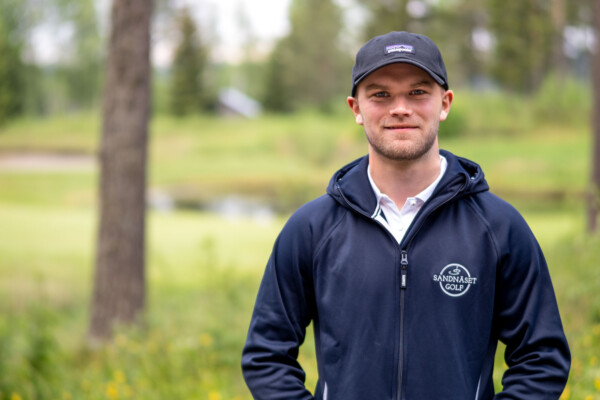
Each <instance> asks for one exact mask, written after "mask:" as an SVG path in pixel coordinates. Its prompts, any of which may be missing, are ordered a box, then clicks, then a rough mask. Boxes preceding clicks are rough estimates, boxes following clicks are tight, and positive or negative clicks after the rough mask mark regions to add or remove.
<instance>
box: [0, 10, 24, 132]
mask: <svg viewBox="0 0 600 400" xmlns="http://www.w3.org/2000/svg"><path fill="white" fill-rule="evenodd" d="M18 7H19V3H18V2H10V1H9V2H6V3H1V5H0V54H1V56H0V125H3V124H4V123H5V122H6V121H7V120H8V119H10V118H13V117H15V116H17V115H19V114H21V113H22V112H23V109H24V105H25V93H24V89H25V81H24V80H25V76H24V64H23V62H22V61H21V52H22V49H23V42H22V40H21V38H20V35H19V32H18V27H17V26H16V21H15V20H14V19H15V18H17V17H18V15H19V10H18Z"/></svg>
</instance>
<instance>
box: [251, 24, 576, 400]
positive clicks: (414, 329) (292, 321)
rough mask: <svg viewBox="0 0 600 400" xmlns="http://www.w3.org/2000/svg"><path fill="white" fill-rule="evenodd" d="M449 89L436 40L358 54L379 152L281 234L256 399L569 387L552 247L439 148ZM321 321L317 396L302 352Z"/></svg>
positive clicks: (261, 314)
mask: <svg viewBox="0 0 600 400" xmlns="http://www.w3.org/2000/svg"><path fill="white" fill-rule="evenodd" d="M453 97H454V95H453V92H452V91H451V90H449V89H448V79H447V76H446V68H445V66H444V62H443V60H442V57H441V54H440V52H439V50H438V48H437V46H436V45H435V44H434V43H433V42H432V41H431V40H430V39H429V38H427V37H425V36H421V35H416V34H411V33H406V32H391V33H389V34H387V35H383V36H379V37H376V38H374V39H372V40H371V41H369V42H368V43H367V44H365V45H364V47H363V48H362V49H361V50H360V51H359V52H358V54H357V56H356V64H355V66H354V68H353V87H352V96H351V97H349V98H348V104H349V106H350V108H351V109H352V112H353V114H354V117H355V119H356V122H357V123H358V124H359V125H362V126H363V127H364V130H365V133H366V137H367V140H368V143H369V152H368V155H367V156H365V157H363V158H361V159H359V160H357V161H355V162H353V163H351V164H349V165H347V166H345V167H344V168H342V169H341V170H339V171H338V172H337V173H336V174H335V175H334V176H333V178H332V179H331V182H330V184H329V187H328V189H327V194H326V195H324V196H322V197H320V198H318V199H316V200H314V201H312V202H310V203H308V204H306V205H305V206H303V207H301V208H300V209H299V210H298V211H297V212H296V213H294V215H293V216H292V217H291V218H290V220H289V221H288V223H287V224H286V226H285V227H284V228H283V230H282V232H281V234H280V236H279V237H278V239H277V241H276V243H275V246H274V249H273V253H272V255H271V257H270V259H269V262H268V264H267V268H266V271H265V275H264V278H263V281H262V283H261V287H260V290H259V293H258V297H257V300H256V305H255V310H254V314H253V316H252V321H251V324H250V329H249V332H248V339H247V342H246V346H245V348H244V352H243V358H242V368H243V372H244V377H245V379H246V382H247V384H248V386H249V388H250V390H251V391H252V394H253V395H254V398H256V399H261V400H262V399H286V400H291V399H307V400H308V399H313V398H315V399H324V400H334V399H335V400H383V399H398V400H401V399H408V400H467V399H474V400H482V399H486V400H487V399H492V398H494V399H520V400H535V399H558V398H559V396H560V394H561V392H562V390H563V388H564V386H565V383H566V380H567V376H568V371H569V366H570V354H569V349H568V346H567V342H566V339H565V336H564V333H563V329H562V325H561V320H560V316H559V313H558V308H557V305H556V300H555V296H554V291H553V289H552V284H551V282H550V276H549V273H548V269H547V266H546V263H545V260H544V256H543V255H542V252H541V250H540V248H539V246H538V244H537V242H536V240H535V238H534V237H533V235H532V233H531V231H530V230H529V228H528V226H527V225H526V223H525V222H524V220H523V219H522V217H521V216H520V215H519V214H518V212H517V211H516V210H515V209H514V208H512V207H511V206H510V205H508V204H507V203H505V202H504V201H502V200H500V199H499V198H498V197H496V196H494V195H493V194H491V193H490V192H489V191H488V185H487V183H486V181H485V179H484V176H483V172H482V171H481V169H480V167H479V166H478V165H477V164H475V163H473V162H471V161H469V160H466V159H463V158H459V157H456V156H454V155H453V154H451V153H449V152H447V151H443V150H442V151H440V150H439V148H438V137H437V131H438V125H439V122H440V121H443V120H445V119H446V117H447V116H448V113H449V111H450V107H451V104H452V100H453ZM311 321H312V322H313V323H314V332H315V342H316V352H317V361H318V371H319V381H318V384H317V387H316V389H315V394H314V397H313V395H312V394H311V393H310V392H309V391H308V390H307V389H306V388H305V386H304V376H305V375H304V372H303V370H302V368H301V366H300V365H299V364H298V361H297V355H298V348H299V346H300V345H301V344H302V343H303V341H304V338H305V332H306V327H307V326H308V324H309V323H310V322H311ZM498 341H501V342H503V343H505V344H506V352H505V360H506V364H507V366H508V369H507V371H506V373H505V374H504V377H503V381H502V383H503V389H502V391H501V392H500V393H497V394H495V390H494V387H493V381H492V371H493V364H494V354H495V352H496V347H497V343H498Z"/></svg>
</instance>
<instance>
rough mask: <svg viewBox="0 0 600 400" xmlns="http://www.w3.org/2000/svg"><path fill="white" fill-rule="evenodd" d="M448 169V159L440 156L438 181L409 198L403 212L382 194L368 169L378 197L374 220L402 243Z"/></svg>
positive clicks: (368, 170)
mask: <svg viewBox="0 0 600 400" xmlns="http://www.w3.org/2000/svg"><path fill="white" fill-rule="evenodd" d="M447 168H448V162H447V161H446V158H445V157H443V156H440V174H439V175H438V177H437V178H436V180H435V181H434V182H433V183H432V184H431V185H429V186H428V187H427V188H426V189H425V190H423V191H422V192H421V193H419V194H417V195H416V196H415V197H409V198H407V199H406V202H405V203H404V206H403V207H402V210H398V207H397V206H396V203H394V201H393V200H392V199H390V198H389V197H388V196H387V195H386V194H384V193H381V191H380V190H379V188H378V187H377V185H376V184H375V182H374V181H373V178H372V177H371V167H370V166H369V168H368V169H367V173H368V175H369V182H371V187H372V188H373V192H375V197H377V208H376V209H375V212H374V213H373V215H372V218H375V219H376V220H377V221H379V222H381V223H382V224H383V226H385V227H386V229H387V230H388V231H390V233H391V234H392V235H394V238H396V241H397V242H398V243H400V242H401V241H402V238H403V237H404V234H405V233H406V231H407V230H408V227H409V226H410V224H411V223H412V221H413V220H414V219H415V217H416V216H417V213H418V212H419V210H420V209H421V207H423V204H425V202H426V201H427V200H428V199H429V198H430V197H431V195H432V194H433V191H434V190H435V188H436V187H437V185H438V183H440V180H441V179H442V176H444V173H445V172H446V169H447Z"/></svg>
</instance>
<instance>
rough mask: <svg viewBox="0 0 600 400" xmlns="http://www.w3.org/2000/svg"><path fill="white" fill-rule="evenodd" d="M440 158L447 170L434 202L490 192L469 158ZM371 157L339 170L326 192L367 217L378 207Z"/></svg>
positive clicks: (447, 155)
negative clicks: (446, 162)
mask: <svg viewBox="0 0 600 400" xmlns="http://www.w3.org/2000/svg"><path fill="white" fill-rule="evenodd" d="M440 155H442V156H444V157H445V158H446V160H447V161H448V168H447V169H446V173H445V174H444V176H443V177H442V180H441V181H440V183H439V184H438V186H437V188H436V189H435V191H434V193H433V195H432V199H433V198H436V199H441V200H442V201H445V200H446V199H447V198H451V197H454V198H460V197H463V196H469V195H474V194H476V193H480V192H485V191H488V190H489V186H488V184H487V182H486V180H485V177H484V174H483V171H482V170H481V167H480V166H479V165H478V164H477V163H475V162H473V161H470V160H467V159H466V158H462V157H457V156H455V155H454V154H452V153H450V152H449V151H446V150H440ZM368 166H369V156H368V155H367V156H364V157H361V158H359V159H357V160H355V161H353V162H351V163H350V164H348V165H346V166H344V167H342V168H341V169H340V170H338V171H337V172H336V173H335V174H334V175H333V177H332V178H331V180H330V181H329V185H328V187H327V193H328V194H329V195H330V196H331V197H333V198H334V199H335V200H337V201H338V202H339V203H340V204H342V205H344V206H350V207H351V208H354V209H355V210H357V211H360V212H361V213H363V214H365V215H372V214H373V212H374V211H375V209H376V208H377V198H376V197H375V193H373V190H372V189H371V184H370V182H369V176H368V174H367V168H368Z"/></svg>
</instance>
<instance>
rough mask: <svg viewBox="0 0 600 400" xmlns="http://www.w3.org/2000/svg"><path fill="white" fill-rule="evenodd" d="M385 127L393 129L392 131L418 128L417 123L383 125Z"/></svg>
mask: <svg viewBox="0 0 600 400" xmlns="http://www.w3.org/2000/svg"><path fill="white" fill-rule="evenodd" d="M384 128H385V129H388V130H393V131H407V130H413V129H418V128H419V127H418V126H417V125H404V124H402V125H385V126H384Z"/></svg>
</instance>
